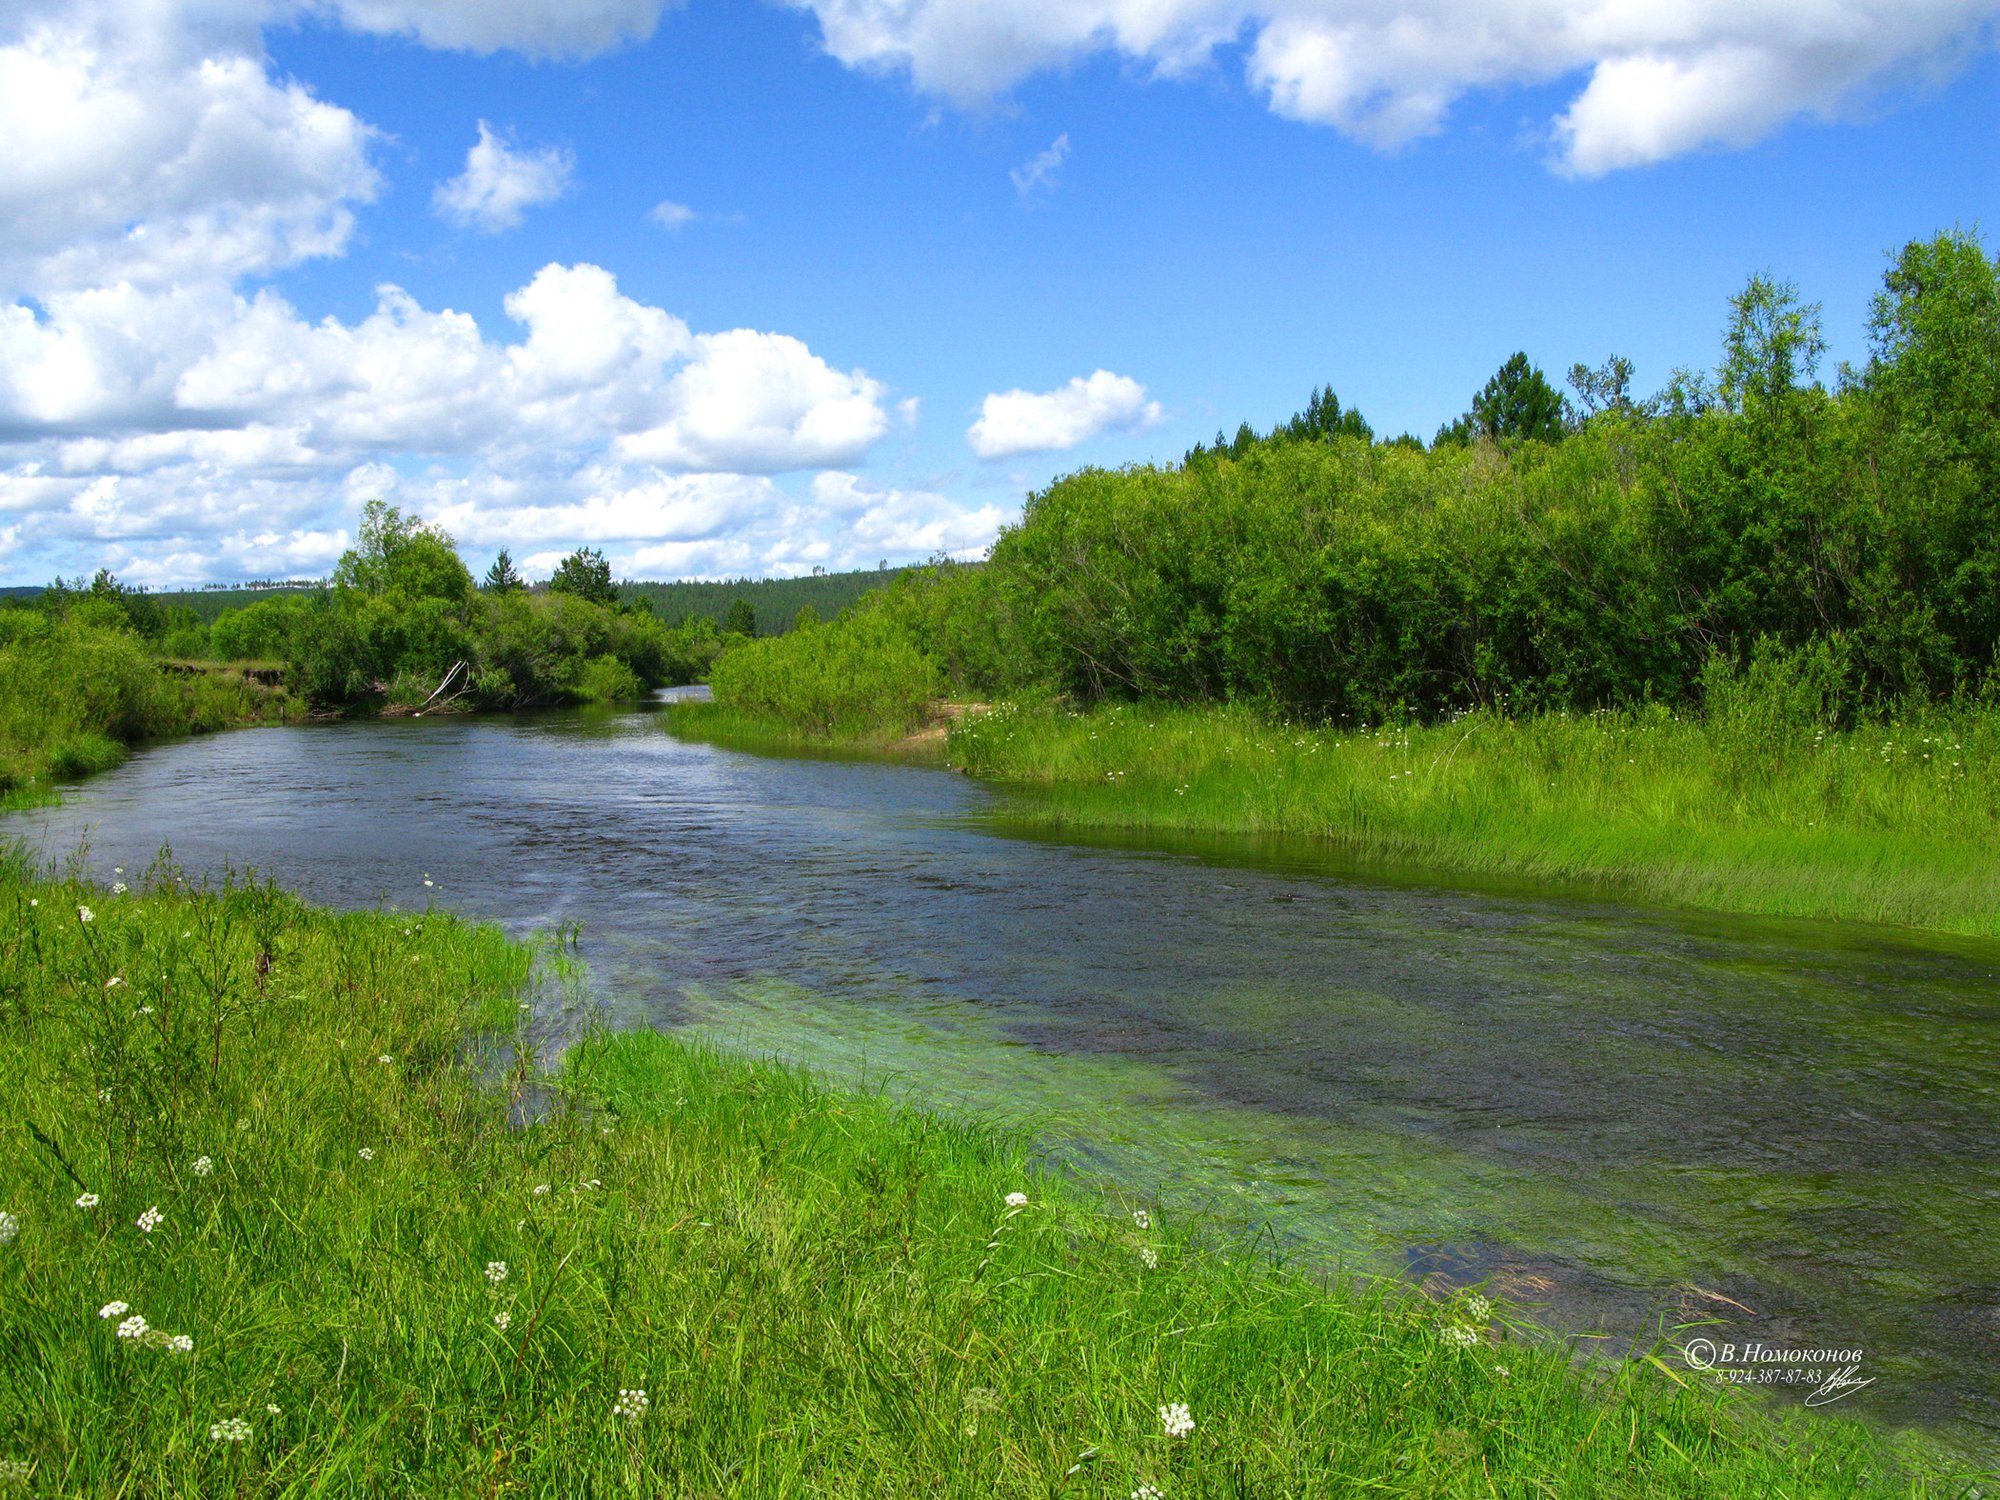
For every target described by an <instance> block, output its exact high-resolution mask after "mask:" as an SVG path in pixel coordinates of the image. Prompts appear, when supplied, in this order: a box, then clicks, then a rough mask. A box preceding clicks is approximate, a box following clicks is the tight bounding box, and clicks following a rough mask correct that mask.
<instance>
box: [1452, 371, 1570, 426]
mask: <svg viewBox="0 0 2000 1500" xmlns="http://www.w3.org/2000/svg"><path fill="white" fill-rule="evenodd" d="M1470 415H1471V417H1472V422H1473V426H1474V427H1476V428H1477V429H1478V430H1479V431H1480V432H1483V433H1485V434H1486V436H1488V437H1490V438H1492V439H1493V440H1494V441H1495V442H1504V441H1507V440H1509V439H1523V438H1533V439H1536V440H1538V441H1540V442H1544V443H1554V442H1560V441H1561V440H1562V435H1563V429H1564V422H1563V418H1564V416H1565V415H1566V413H1565V411H1564V407H1563V398H1562V396H1561V395H1560V394H1559V393H1558V392H1557V391H1556V388H1555V387H1554V386H1552V385H1550V384H1549V382H1548V377H1547V376H1545V375H1543V374H1542V372H1541V371H1540V370H1538V369H1536V368H1535V367H1534V366H1533V365H1531V364H1529V363H1528V356H1527V355H1526V354H1525V353H1519V352H1517V353H1516V354H1515V355H1514V356H1513V358H1511V359H1509V360H1508V361H1507V363H1506V364H1504V365H1502V366H1501V367H1500V368H1499V369H1498V370H1496V371H1495V372H1494V375H1493V378H1492V379H1491V380H1489V381H1487V382H1486V386H1485V389H1483V390H1482V391H1480V393H1479V394H1478V395H1477V396H1474V397H1473V398H1472V411H1471V413H1470Z"/></svg>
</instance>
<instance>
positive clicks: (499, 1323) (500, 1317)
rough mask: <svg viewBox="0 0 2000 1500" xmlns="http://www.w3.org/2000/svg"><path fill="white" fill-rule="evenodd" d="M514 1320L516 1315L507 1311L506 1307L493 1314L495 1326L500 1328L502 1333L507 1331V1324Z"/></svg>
mask: <svg viewBox="0 0 2000 1500" xmlns="http://www.w3.org/2000/svg"><path fill="white" fill-rule="evenodd" d="M513 1321H514V1315H513V1314H512V1313H510V1312H508V1311H506V1310H505V1309H504V1308H503V1309H502V1310H501V1311H499V1312H497V1313H495V1314H494V1315H493V1326H494V1327H495V1328H497V1329H499V1330H500V1331H501V1332H502V1333H505V1332H506V1331H507V1325H508V1324H509V1323H512V1322H513Z"/></svg>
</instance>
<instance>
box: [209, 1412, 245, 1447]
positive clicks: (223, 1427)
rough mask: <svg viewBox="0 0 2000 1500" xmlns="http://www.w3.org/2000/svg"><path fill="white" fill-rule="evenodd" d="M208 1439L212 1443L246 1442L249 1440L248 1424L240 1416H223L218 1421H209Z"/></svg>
mask: <svg viewBox="0 0 2000 1500" xmlns="http://www.w3.org/2000/svg"><path fill="white" fill-rule="evenodd" d="M208 1440H209V1441H210V1442H212V1443H247V1442H248V1441H249V1440H250V1424H249V1423H248V1422H246V1421H244V1420H243V1419H242V1418H241V1417H224V1418H223V1419H222V1420H221V1421H220V1422H211V1423H209V1427H208Z"/></svg>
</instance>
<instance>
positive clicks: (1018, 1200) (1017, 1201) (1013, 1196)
mask: <svg viewBox="0 0 2000 1500" xmlns="http://www.w3.org/2000/svg"><path fill="white" fill-rule="evenodd" d="M1007 1206H1008V1207H1009V1208H1026V1207H1027V1206H1028V1195H1027V1194H1026V1193H1009V1194H1008V1195H1007Z"/></svg>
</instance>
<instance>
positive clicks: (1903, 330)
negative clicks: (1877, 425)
mask: <svg viewBox="0 0 2000 1500" xmlns="http://www.w3.org/2000/svg"><path fill="white" fill-rule="evenodd" d="M1868 333H1869V343H1870V345H1871V346H1872V352H1871V356H1870V358H1869V361H1868V368H1867V371H1866V373H1865V375H1864V376H1863V384H1864V385H1865V386H1866V388H1867V389H1868V391H1869V392H1870V393H1871V394H1872V395H1873V396H1874V397H1875V398H1876V400H1877V402H1878V403H1879V405H1880V406H1881V407H1882V409H1883V413H1884V416H1885V417H1886V419H1887V422H1888V424H1889V425H1890V426H1892V427H1894V428H1897V429H1899V430H1901V431H1904V432H1909V433H1916V434H1922V437H1923V440H1924V441H1925V442H1927V443H1928V444H1929V445H1930V446H1931V447H1932V448H1933V449H1935V450H1936V451H1937V452H1939V453H1941V454H1962V453H1967V452H1970V451H1974V450H1978V449H1985V450H1987V451H1988V452H1991V450H1992V449H1993V447H1994V444H1995V438H1996V436H2000V266H1996V265H1995V264H1994V263H1993V262H1992V261H1990V260H1988V259H1987V258H1986V252H1985V251H1984V250H1983V249H1982V248H1981V247H1980V244H1979V241H1978V240H1977V239H1975V238H1974V237H1973V236H1972V235H1970V234H1966V233H1964V232H1962V231H1953V232H1951V233H1947V234H1940V235H1938V236H1936V237H1935V238H1933V239H1929V240H1913V241H1911V242H1910V243H1909V244H1907V245H1905V246H1904V247H1903V249H1902V251H1901V253H1900V254H1898V255H1897V257H1896V260H1895V263H1894V264H1893V265H1892V266H1890V268H1889V270H1888V272H1887V273H1886V274H1885V275H1884V276H1883V278H1882V290H1881V291H1880V292H1878V293H1876V295H1875V301H1874V304H1873V306H1872V308H1871V309H1870V315H1869V319H1868Z"/></svg>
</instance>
